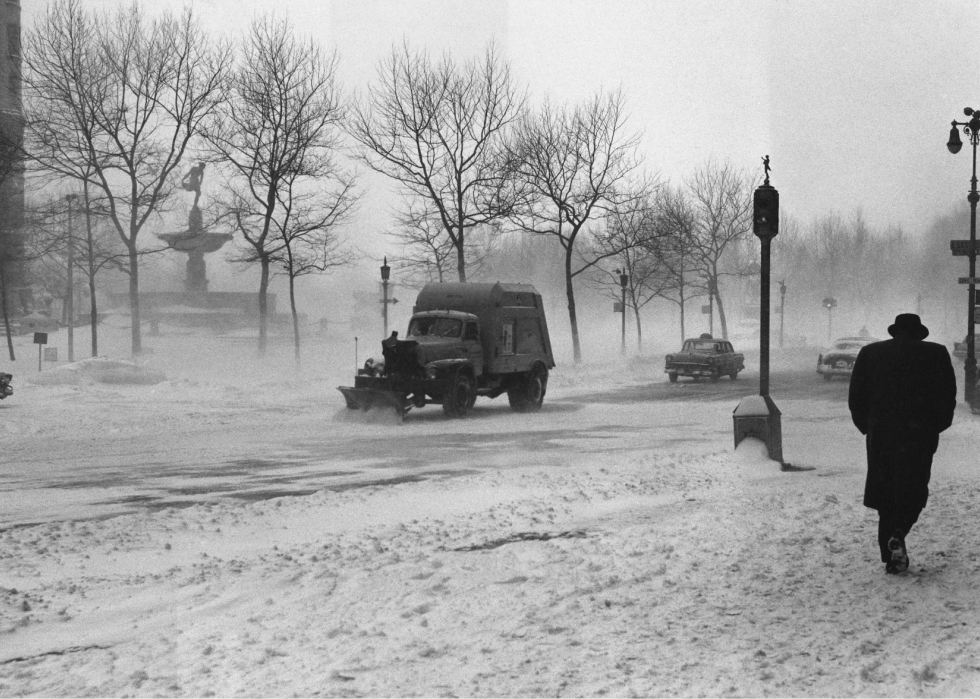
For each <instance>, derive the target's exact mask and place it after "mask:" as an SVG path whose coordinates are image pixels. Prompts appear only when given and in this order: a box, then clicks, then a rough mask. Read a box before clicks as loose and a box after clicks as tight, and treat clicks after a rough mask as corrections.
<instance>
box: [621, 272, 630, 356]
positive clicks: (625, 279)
mask: <svg viewBox="0 0 980 699" xmlns="http://www.w3.org/2000/svg"><path fill="white" fill-rule="evenodd" d="M618 272H619V287H620V289H622V292H623V294H622V298H623V301H622V304H623V331H622V344H621V347H620V352H622V353H623V354H626V284H627V283H628V282H629V280H630V278H629V275H628V274H626V270H625V269H621V270H618Z"/></svg>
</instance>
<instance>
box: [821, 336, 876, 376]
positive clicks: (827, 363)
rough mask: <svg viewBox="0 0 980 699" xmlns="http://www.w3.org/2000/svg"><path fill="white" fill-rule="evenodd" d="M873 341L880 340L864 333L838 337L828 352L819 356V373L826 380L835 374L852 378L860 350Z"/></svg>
mask: <svg viewBox="0 0 980 699" xmlns="http://www.w3.org/2000/svg"><path fill="white" fill-rule="evenodd" d="M872 342H878V338H876V337H866V336H863V335H862V336H859V337H839V338H837V339H836V340H834V344H833V346H832V347H831V348H830V349H829V350H828V351H827V353H826V354H821V355H820V356H819V357H817V373H818V374H821V375H823V378H824V380H825V381H830V380H831V379H832V378H834V377H835V376H843V377H846V378H850V376H851V372H852V371H853V370H854V360H856V359H857V356H858V352H860V351H861V348H862V347H864V346H865V345H869V344H871V343H872Z"/></svg>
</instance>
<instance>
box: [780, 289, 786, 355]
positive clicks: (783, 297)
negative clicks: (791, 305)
mask: <svg viewBox="0 0 980 699" xmlns="http://www.w3.org/2000/svg"><path fill="white" fill-rule="evenodd" d="M785 314H786V282H785V281H781V282H779V349H782V348H783V318H784V316H785Z"/></svg>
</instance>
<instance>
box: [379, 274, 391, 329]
mask: <svg viewBox="0 0 980 699" xmlns="http://www.w3.org/2000/svg"><path fill="white" fill-rule="evenodd" d="M390 277H391V267H389V266H388V256H387V255H386V256H385V261H384V264H383V265H381V288H382V290H383V291H382V294H383V295H382V297H381V304H382V305H381V317H382V318H383V319H384V327H385V331H384V335H382V337H388V279H389V278H390Z"/></svg>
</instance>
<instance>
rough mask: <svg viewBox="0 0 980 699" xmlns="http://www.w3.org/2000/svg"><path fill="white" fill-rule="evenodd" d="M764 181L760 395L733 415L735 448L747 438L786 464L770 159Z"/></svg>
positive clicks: (756, 220)
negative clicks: (774, 374)
mask: <svg viewBox="0 0 980 699" xmlns="http://www.w3.org/2000/svg"><path fill="white" fill-rule="evenodd" d="M762 166H763V168H764V171H765V181H764V182H763V184H762V185H760V186H759V187H758V188H756V190H755V196H754V200H753V206H752V232H753V233H755V235H756V236H758V237H759V241H760V243H761V244H762V260H761V265H760V267H761V271H760V277H761V280H760V292H759V395H758V396H749V397H747V398H743V399H742V400H741V401H740V402H739V404H738V407H737V408H735V412H734V414H733V417H734V422H735V446H736V447H737V446H738V444H739V442H741V441H742V440H743V439H745V438H746V437H756V438H758V439H761V440H762V441H763V442H765V444H766V448H767V449H768V452H769V458H770V459H772V460H773V461H778V462H779V463H780V464H781V465H782V466H784V467H785V466H786V464H784V463H783V438H782V425H781V421H780V412H779V408H777V407H776V404H775V403H774V402H773V400H772V398H771V397H770V396H769V311H770V301H769V276H770V266H769V259H770V246H771V244H772V239H773V238H775V237H776V235H777V234H778V233H779V192H778V191H777V190H776V188H775V187H773V186H772V185H770V184H769V171H770V168H769V156H768V155H767V156H765V157H764V158H763V159H762Z"/></svg>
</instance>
